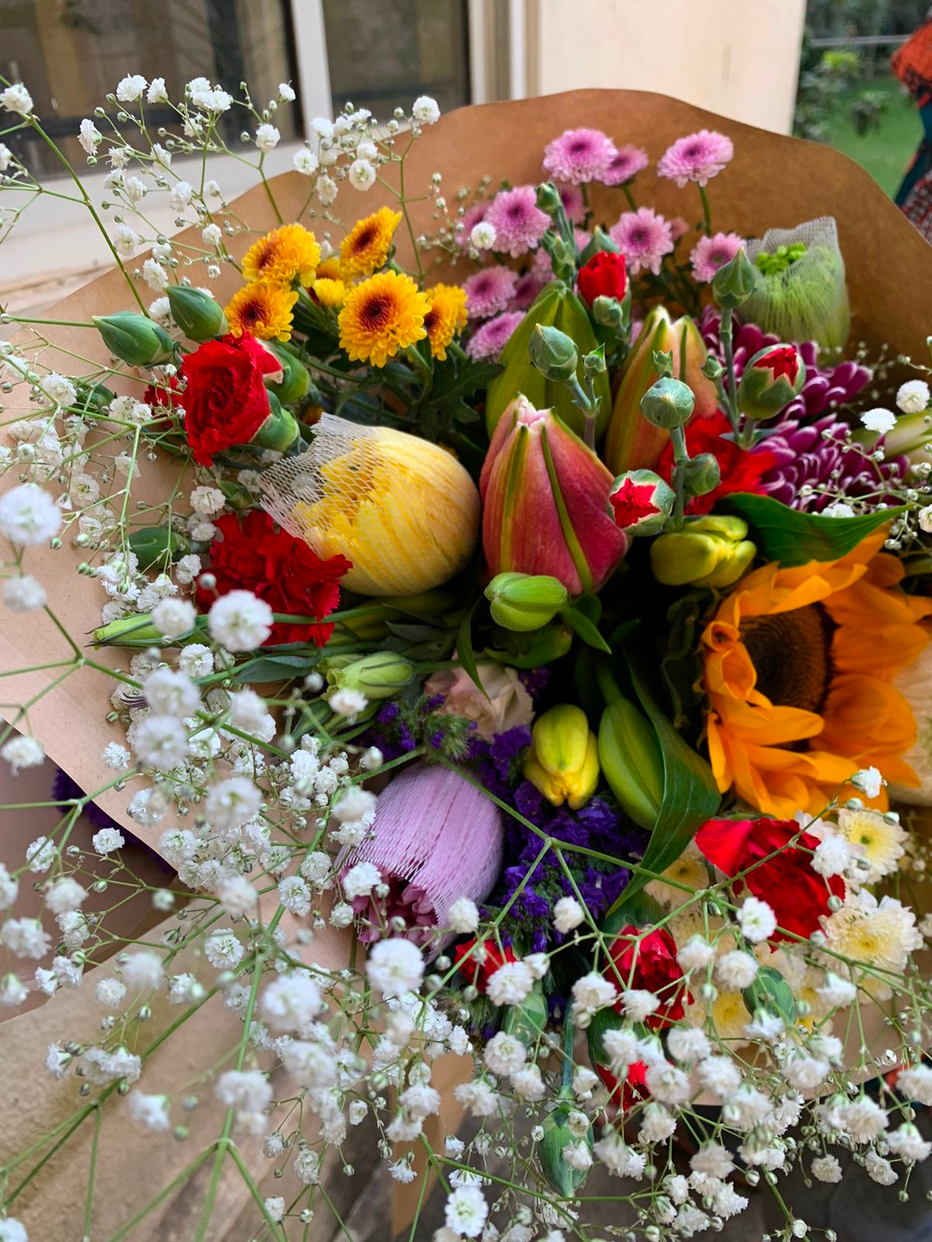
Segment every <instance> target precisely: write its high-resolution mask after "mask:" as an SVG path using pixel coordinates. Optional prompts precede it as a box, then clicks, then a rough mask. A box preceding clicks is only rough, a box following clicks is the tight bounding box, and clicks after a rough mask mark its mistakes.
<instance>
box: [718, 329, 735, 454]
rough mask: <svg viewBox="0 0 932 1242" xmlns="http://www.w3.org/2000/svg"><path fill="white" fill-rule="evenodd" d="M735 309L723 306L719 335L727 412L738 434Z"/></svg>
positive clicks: (732, 426) (733, 429) (732, 427)
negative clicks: (722, 351)
mask: <svg viewBox="0 0 932 1242" xmlns="http://www.w3.org/2000/svg"><path fill="white" fill-rule="evenodd" d="M733 320H734V311H733V310H732V309H731V307H730V306H723V307H722V323H721V327H720V328H719V337H720V339H721V342H722V349H723V350H724V353H725V379H726V381H727V383H726V384H725V385H724V386H723V391H724V394H725V413H726V414H727V415H728V421H729V422H730V423H731V429H732V431H733V432H734V434H735V436H736V437H737V435H738V426H739V417H738V405H737V402H736V400H735V352H734V334H733Z"/></svg>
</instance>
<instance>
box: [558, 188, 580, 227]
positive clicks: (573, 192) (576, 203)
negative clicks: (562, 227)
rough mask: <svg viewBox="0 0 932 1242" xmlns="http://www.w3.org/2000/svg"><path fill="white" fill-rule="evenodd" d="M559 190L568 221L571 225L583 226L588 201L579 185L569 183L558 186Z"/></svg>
mask: <svg viewBox="0 0 932 1242" xmlns="http://www.w3.org/2000/svg"><path fill="white" fill-rule="evenodd" d="M557 189H558V190H559V191H560V201H561V202H562V203H563V210H564V211H565V212H566V218H567V220H569V221H570V223H571V224H583V223H584V222H585V219H586V200H585V199H584V198H583V192H582V190H581V189H580V188H579V186H578V185H569V184H568V183H564V184H562V185H558V186H557Z"/></svg>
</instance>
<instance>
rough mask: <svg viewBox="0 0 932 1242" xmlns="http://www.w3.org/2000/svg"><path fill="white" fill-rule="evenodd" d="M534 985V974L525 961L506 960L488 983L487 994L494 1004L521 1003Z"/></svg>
mask: <svg viewBox="0 0 932 1242" xmlns="http://www.w3.org/2000/svg"><path fill="white" fill-rule="evenodd" d="M533 986H534V976H533V974H532V973H531V971H530V969H529V967H528V966H527V964H526V963H525V962H504V963H503V964H502V965H501V966H499V968H498V970H496V971H494V973H493V974H492V975H491V977H490V978H489V980H488V983H487V984H486V996H488V998H489V1000H490V1001H491V1002H492V1004H493V1005H520V1004H521V1002H522V1001H524V1000H526V999H527V997H528V995H529V994H530V992H531V989H532V988H533Z"/></svg>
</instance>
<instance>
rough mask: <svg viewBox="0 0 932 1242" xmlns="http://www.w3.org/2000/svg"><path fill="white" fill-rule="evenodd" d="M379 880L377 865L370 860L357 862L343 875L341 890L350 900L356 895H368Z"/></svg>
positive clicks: (380, 878)
mask: <svg viewBox="0 0 932 1242" xmlns="http://www.w3.org/2000/svg"><path fill="white" fill-rule="evenodd" d="M381 881H382V876H381V873H380V871H379V869H378V867H376V866H375V865H374V864H373V863H370V862H358V863H356V864H355V866H353V867H351V868H350V869H349V871H347V873H346V875H345V876H344V877H343V881H342V883H343V892H344V894H345V895H346V897H347V898H348V899H349V900H350V901H354V900H355V899H356V898H357V897H368V896H369V894H370V893H371V892H372V890H373V889H374V888H375V886H376V885H377V884H380V883H381Z"/></svg>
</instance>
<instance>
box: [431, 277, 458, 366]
mask: <svg viewBox="0 0 932 1242" xmlns="http://www.w3.org/2000/svg"><path fill="white" fill-rule="evenodd" d="M426 296H427V301H428V303H429V304H430V310H429V311H428V312H427V316H426V318H425V319H424V327H425V328H426V329H427V335H428V337H429V338H430V352H431V354H432V355H433V356H434V357H435V358H437V359H438V360H439V361H440V362H443V360H444V358H446V356H447V346H448V345H449V344H450V342H451V341H452V340H453V338H454V336H456V334H457V332H462V330H463V329H464V328H465V327H466V290H465V289H461V288H460V287H459V285H432V286H431V288H430V289H428V290H426Z"/></svg>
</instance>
